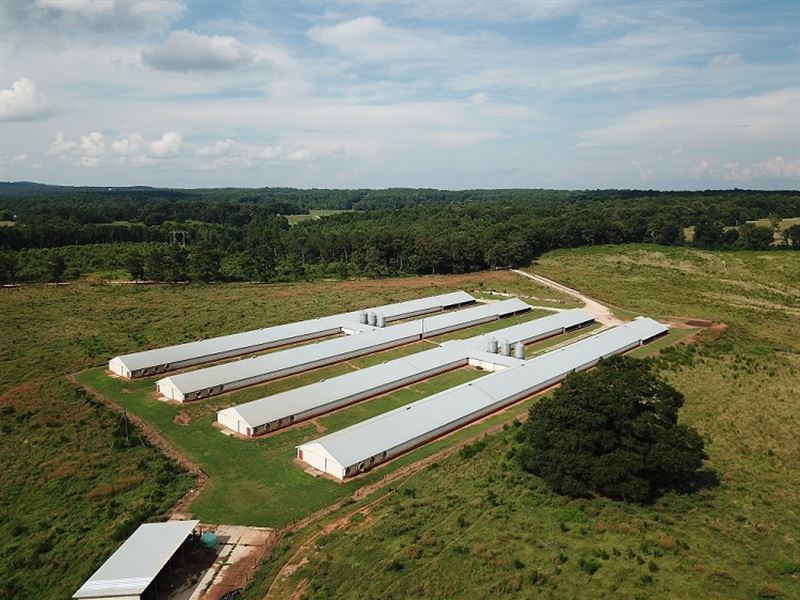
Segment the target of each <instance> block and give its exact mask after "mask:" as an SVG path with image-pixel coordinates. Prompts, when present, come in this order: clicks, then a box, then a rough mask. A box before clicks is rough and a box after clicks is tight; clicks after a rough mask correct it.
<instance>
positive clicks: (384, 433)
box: [300, 317, 667, 467]
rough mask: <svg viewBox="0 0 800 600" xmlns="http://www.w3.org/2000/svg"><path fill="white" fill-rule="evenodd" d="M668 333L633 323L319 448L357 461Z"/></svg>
mask: <svg viewBox="0 0 800 600" xmlns="http://www.w3.org/2000/svg"><path fill="white" fill-rule="evenodd" d="M665 331H667V327H666V326H664V325H662V324H660V323H658V322H657V321H654V320H653V319H649V318H643V317H639V318H637V319H635V320H634V321H631V322H629V323H626V324H625V325H621V326H619V327H615V328H613V329H610V330H606V331H603V332H601V333H597V334H595V335H592V336H590V337H588V338H586V339H583V340H580V341H577V342H574V343H572V344H569V345H567V346H564V347H562V348H558V349H556V350H553V351H551V352H548V353H546V354H543V355H542V356H539V357H536V358H534V359H532V360H529V361H526V362H525V363H524V364H523V365H521V366H517V367H510V368H508V369H505V370H503V371H499V372H496V373H493V374H491V375H487V376H485V377H482V378H480V379H478V380H476V381H472V382H469V383H466V384H462V385H459V386H456V387H454V388H450V389H449V390H446V391H444V392H440V393H438V394H434V395H432V396H428V397H427V398H423V399H422V400H418V401H417V402H413V403H411V404H408V405H406V406H402V407H400V408H398V409H395V410H392V411H389V412H386V413H383V414H381V415H378V416H375V417H373V418H371V419H367V420H365V421H362V422H360V423H356V424H355V425H352V426H350V427H347V428H345V429H342V430H340V431H336V432H334V433H331V434H329V435H326V436H323V437H321V438H318V439H316V440H313V441H312V442H309V443H308V444H309V445H318V446H319V447H321V448H322V449H324V451H325V452H327V454H328V455H330V456H331V457H333V458H334V459H335V460H336V461H337V462H338V463H339V464H340V465H342V466H343V467H347V466H350V465H354V464H357V463H359V462H360V461H362V460H365V459H367V458H369V457H371V456H375V455H378V454H380V453H381V452H383V451H384V450H390V449H391V448H394V447H396V446H399V445H401V444H404V443H406V442H408V441H411V440H414V439H416V438H419V437H421V436H424V435H425V434H426V433H428V432H431V431H434V430H436V429H438V428H441V427H444V426H446V425H448V424H450V423H454V422H457V421H458V420H460V419H463V418H464V417H466V416H469V415H470V414H473V413H475V412H476V411H479V410H481V409H482V408H486V407H488V406H491V405H492V404H495V403H497V402H500V401H502V400H504V399H508V398H512V397H515V396H517V395H519V394H522V393H525V392H526V391H528V390H535V389H536V388H537V387H539V386H541V385H544V384H546V383H547V382H549V381H551V380H552V379H553V378H557V377H561V376H564V375H566V374H567V373H569V372H570V371H572V370H573V369H580V368H582V367H583V366H585V365H587V364H589V363H591V362H592V361H595V360H597V359H598V358H601V357H605V356H610V355H613V354H615V353H617V352H620V351H622V350H624V349H625V348H626V347H627V346H629V345H630V344H633V343H637V342H639V341H641V340H647V339H649V338H651V337H653V336H656V335H659V334H660V333H663V332H665ZM302 447H303V446H302V445H301V446H300V448H302Z"/></svg>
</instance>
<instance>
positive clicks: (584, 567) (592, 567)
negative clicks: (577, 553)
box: [578, 558, 600, 575]
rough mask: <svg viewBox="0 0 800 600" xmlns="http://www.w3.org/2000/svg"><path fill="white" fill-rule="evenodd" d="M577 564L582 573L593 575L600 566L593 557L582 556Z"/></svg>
mask: <svg viewBox="0 0 800 600" xmlns="http://www.w3.org/2000/svg"><path fill="white" fill-rule="evenodd" d="M578 566H579V567H580V568H581V571H583V572H584V573H588V574H589V575H594V574H595V573H597V570H598V569H599V568H600V563H599V562H597V561H596V560H595V559H593V558H582V559H580V560H579V561H578Z"/></svg>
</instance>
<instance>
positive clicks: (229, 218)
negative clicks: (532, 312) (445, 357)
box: [0, 189, 800, 282]
mask: <svg viewBox="0 0 800 600" xmlns="http://www.w3.org/2000/svg"><path fill="white" fill-rule="evenodd" d="M137 193H138V192H137ZM171 193H173V195H170V194H166V193H164V194H154V193H153V192H149V191H148V192H141V196H137V195H136V194H134V193H133V192H131V191H126V192H124V193H122V192H120V193H118V194H117V193H109V194H103V193H100V192H96V191H91V192H75V191H72V192H59V193H56V194H51V195H47V196H46V197H45V198H41V197H39V196H36V195H34V196H24V195H19V196H4V197H2V198H0V211H8V212H11V213H12V214H11V215H8V214H7V213H6V214H0V221H2V220H9V221H13V223H12V225H13V226H6V227H1V228H0V248H3V249H4V250H3V251H2V255H1V256H0V280H1V281H3V282H8V281H11V280H15V279H18V280H21V281H47V280H51V281H52V280H58V278H57V277H56V274H57V273H58V272H59V271H61V273H60V274H59V277H60V278H63V277H66V278H72V277H75V276H78V275H79V274H81V273H86V272H89V271H96V270H104V269H105V270H114V269H124V270H126V271H127V272H128V273H129V274H130V276H131V278H133V279H137V280H140V279H141V280H153V281H182V280H196V281H220V280H231V281H262V282H270V281H294V280H299V279H304V278H319V277H351V276H366V277H385V276H393V275H404V274H437V273H464V272H470V271H476V270H482V269H493V268H507V267H512V266H519V265H524V264H528V263H530V261H531V260H533V259H534V258H535V257H536V256H538V255H540V254H541V253H543V252H546V251H549V250H553V249H557V248H569V247H577V246H584V245H598V244H621V243H639V242H647V243H655V244H662V245H681V244H685V243H687V242H686V239H685V235H684V230H685V229H686V228H687V227H692V226H693V227H694V238H693V240H692V242H691V243H692V244H693V245H695V246H697V247H700V248H709V249H733V248H747V249H771V248H775V249H779V248H793V249H800V225H795V226H793V227H790V228H787V229H786V230H784V231H783V232H782V237H781V238H780V239H781V243H780V244H778V245H772V243H773V235H774V233H775V231H776V228H777V225H778V223H780V221H781V219H783V218H786V217H794V216H798V215H800V195H798V194H796V193H791V192H748V191H740V190H735V191H732V192H699V193H672V192H671V193H658V192H648V191H642V192H635V191H628V190H605V191H586V192H568V191H548V190H478V191H465V192H444V191H437V190H371V191H370V190H277V191H275V190H272V189H270V190H266V191H265V190H218V191H217V192H216V193H217V196H214V195H213V194H212V193H211V191H199V192H195V191H192V192H186V193H184V192H182V191H179V190H177V191H171ZM326 194H327V195H326ZM331 205H335V206H339V207H350V209H351V210H349V212H341V213H339V214H335V215H332V216H327V217H324V218H320V219H309V220H305V221H302V222H300V223H297V224H296V225H293V226H290V224H289V220H288V219H287V218H286V216H285V215H287V214H301V213H302V212H303V211H308V210H309V209H310V208H317V207H321V206H331ZM341 210H345V209H344V208H342V209H341ZM4 216H6V217H8V216H11V217H12V218H11V219H3V217H4ZM763 218H769V219H770V226H768V227H764V226H756V225H753V224H751V223H747V221H749V220H755V219H763ZM99 219H105V221H103V222H98V220H99ZM108 219H111V221H108ZM176 230H180V231H183V232H186V237H187V240H188V242H187V244H186V245H185V247H183V246H179V245H175V244H171V243H170V240H171V238H172V232H173V231H176ZM57 257H59V258H57ZM62 262H63V263H64V264H63V265H61V263H62Z"/></svg>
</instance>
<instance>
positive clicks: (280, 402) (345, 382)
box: [235, 309, 593, 430]
mask: <svg viewBox="0 0 800 600" xmlns="http://www.w3.org/2000/svg"><path fill="white" fill-rule="evenodd" d="M587 319H588V320H589V321H592V320H593V319H592V318H591V317H590V316H589V315H587V314H586V313H585V312H583V311H581V310H577V309H576V310H572V311H565V312H563V313H557V314H555V315H549V316H547V317H541V318H539V319H534V320H532V321H527V322H525V323H520V324H518V325H512V326H510V327H507V328H505V329H502V330H500V332H499V333H501V334H503V335H504V336H505V337H508V338H509V339H513V340H514V341H518V340H522V341H525V340H530V339H532V338H536V339H539V338H540V337H541V336H542V335H545V336H549V335H552V334H553V332H560V331H562V330H563V328H564V325H565V324H573V323H582V322H585V321H586V320H587ZM496 333H498V332H495V334H496ZM489 335H494V334H482V335H479V336H475V337H472V338H468V339H466V340H456V341H452V342H447V343H445V344H443V345H442V346H440V347H438V348H432V349H431V350H425V351H423V352H418V353H416V354H410V355H408V356H405V357H402V358H399V359H395V360H392V361H389V362H386V363H381V364H379V365H374V366H372V367H368V368H365V369H360V370H358V371H354V372H352V373H346V374H344V375H340V376H338V377H334V378H331V379H329V380H325V381H321V382H318V383H312V384H310V385H307V386H304V387H301V388H295V389H292V390H287V391H285V392H282V393H279V394H275V395H273V396H267V397H264V398H259V399H257V400H252V401H250V402H246V403H244V404H240V405H238V406H236V407H235V409H236V410H237V412H238V414H239V415H240V416H241V418H242V419H244V420H245V421H246V422H247V424H248V425H250V426H251V427H258V426H262V425H264V424H266V423H274V422H275V421H276V420H277V419H281V418H286V417H288V416H290V415H294V416H295V418H296V420H301V419H307V418H310V417H312V416H315V415H318V414H323V413H325V412H328V411H330V410H334V409H336V408H338V407H340V406H344V405H346V404H349V403H352V402H356V401H358V400H359V399H363V398H367V397H370V396H373V395H377V394H379V393H382V392H383V391H386V390H390V389H393V388H395V387H400V386H402V385H407V384H409V383H412V382H413V381H419V380H422V379H426V378H428V377H431V376H433V375H435V374H436V373H441V372H444V371H447V370H449V369H452V368H456V367H458V366H461V365H466V364H467V362H468V360H469V356H471V355H472V354H474V353H476V352H477V354H479V355H481V356H482V355H483V354H486V353H484V352H483V351H482V347H483V346H484V345H485V342H484V340H485V339H487V336H489ZM486 360H487V362H489V361H490V362H491V363H492V364H494V363H500V364H506V366H512V365H515V364H519V360H517V359H511V358H507V357H501V356H499V355H493V354H486ZM271 430H272V429H271Z"/></svg>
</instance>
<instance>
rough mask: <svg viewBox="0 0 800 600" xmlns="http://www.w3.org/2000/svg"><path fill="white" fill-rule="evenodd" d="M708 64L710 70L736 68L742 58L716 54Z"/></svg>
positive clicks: (736, 55)
mask: <svg viewBox="0 0 800 600" xmlns="http://www.w3.org/2000/svg"><path fill="white" fill-rule="evenodd" d="M708 64H709V66H710V67H711V68H712V69H724V68H726V67H736V66H738V65H740V64H742V57H741V56H739V55H738V54H717V55H716V56H715V57H714V58H712V59H711V62H710V63H708Z"/></svg>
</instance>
